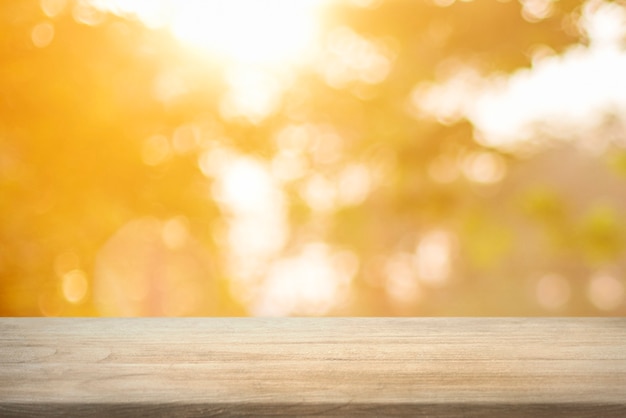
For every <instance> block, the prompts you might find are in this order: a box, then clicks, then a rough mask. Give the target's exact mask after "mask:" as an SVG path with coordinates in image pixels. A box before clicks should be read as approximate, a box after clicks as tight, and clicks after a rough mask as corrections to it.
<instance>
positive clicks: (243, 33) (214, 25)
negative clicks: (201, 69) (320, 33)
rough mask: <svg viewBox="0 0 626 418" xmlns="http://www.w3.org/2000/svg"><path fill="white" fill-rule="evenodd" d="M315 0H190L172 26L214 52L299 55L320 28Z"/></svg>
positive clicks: (240, 58) (251, 56) (249, 59)
mask: <svg viewBox="0 0 626 418" xmlns="http://www.w3.org/2000/svg"><path fill="white" fill-rule="evenodd" d="M318 4H319V2H318V1H311V0H298V1H293V0H264V1H258V0H222V1H220V0H208V1H207V0H200V1H198V0H196V1H193V0H188V1H185V2H178V4H177V6H176V12H175V16H174V18H173V20H172V24H171V30H172V32H173V33H174V35H175V36H176V37H178V38H179V39H181V40H183V41H184V42H187V43H189V44H191V45H194V46H196V47H199V48H202V49H204V50H206V51H208V52H210V53H212V54H217V55H219V56H222V57H224V58H226V59H230V60H234V61H236V62H242V63H247V64H250V63H276V62H284V61H290V60H297V59H298V58H301V57H302V56H303V55H305V54H306V53H307V52H308V51H307V49H308V48H310V45H311V43H312V41H313V40H314V38H315V36H316V32H317V27H316V23H317V22H316V20H315V9H316V7H317V6H318Z"/></svg>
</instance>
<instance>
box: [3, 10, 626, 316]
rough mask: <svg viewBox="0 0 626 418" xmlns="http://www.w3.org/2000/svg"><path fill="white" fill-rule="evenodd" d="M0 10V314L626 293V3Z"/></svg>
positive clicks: (586, 298) (494, 310)
mask: <svg viewBox="0 0 626 418" xmlns="http://www.w3.org/2000/svg"><path fill="white" fill-rule="evenodd" d="M0 22H1V26H0V315H4V316H40V315H46V316H189V315H194V316H205V315H206V316H244V315H251V316H288V315H341V316H361V315H367V316H369V315H372V316H401V315H473V316H484V315H494V316H500V315H524V316H533V315H564V316H569V315H604V316H611V315H625V314H626V293H625V286H626V275H625V267H626V252H625V249H626V217H625V216H624V215H625V214H626V2H624V1H613V2H607V1H602V0H589V1H587V2H580V1H572V0H520V1H518V0H508V1H507V0H502V1H500V0H474V1H471V0H470V1H455V0H414V1H410V0H405V1H402V0H344V1H330V0H263V1H255V0H224V1H218V0H213V1H209V0H207V1H192V0H189V1H175V0H171V1H166V0H161V1H149V0H134V1H133V0H126V1H124V0H41V1H38V0H20V1H14V0H0Z"/></svg>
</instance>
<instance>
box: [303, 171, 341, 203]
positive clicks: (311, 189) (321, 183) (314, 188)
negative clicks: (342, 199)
mask: <svg viewBox="0 0 626 418" xmlns="http://www.w3.org/2000/svg"><path fill="white" fill-rule="evenodd" d="M300 194H301V195H302V197H303V198H304V200H305V201H306V203H307V205H309V207H310V208H311V209H313V210H315V211H317V212H326V211H330V210H332V209H334V208H335V206H336V200H337V190H336V188H335V185H334V184H333V182H331V181H330V180H329V179H328V178H326V177H325V176H323V175H321V174H314V175H312V176H311V177H310V178H309V179H308V181H307V182H306V183H304V185H303V187H302V189H301V191H300Z"/></svg>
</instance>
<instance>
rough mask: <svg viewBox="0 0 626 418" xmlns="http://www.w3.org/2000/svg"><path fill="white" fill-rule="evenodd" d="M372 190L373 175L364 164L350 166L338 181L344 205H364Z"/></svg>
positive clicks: (342, 172)
mask: <svg viewBox="0 0 626 418" xmlns="http://www.w3.org/2000/svg"><path fill="white" fill-rule="evenodd" d="M370 188H371V175H370V171H369V170H368V168H367V167H366V166H364V165H362V164H350V165H348V166H347V167H346V168H345V169H343V170H342V171H341V173H340V174H339V179H338V193H339V195H338V197H339V202H340V203H341V204H342V205H350V206H352V205H358V204H360V203H362V202H363V201H364V200H365V198H366V197H367V195H368V194H369V191H370Z"/></svg>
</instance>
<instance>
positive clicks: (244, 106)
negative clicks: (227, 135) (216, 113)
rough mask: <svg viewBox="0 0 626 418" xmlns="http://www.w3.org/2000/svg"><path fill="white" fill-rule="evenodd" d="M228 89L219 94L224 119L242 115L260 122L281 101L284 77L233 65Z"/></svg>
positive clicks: (228, 76)
mask: <svg viewBox="0 0 626 418" xmlns="http://www.w3.org/2000/svg"><path fill="white" fill-rule="evenodd" d="M227 81H228V85H229V88H230V90H229V91H228V93H227V94H226V95H225V96H224V97H223V98H222V101H221V103H220V113H221V115H222V116H223V117H224V118H225V119H233V118H236V117H239V116H243V117H245V118H247V119H248V120H250V122H252V123H259V122H261V121H262V120H263V119H265V118H266V117H267V116H269V115H270V114H272V113H273V112H274V111H275V110H276V109H277V108H278V105H279V104H280V99H281V95H282V92H283V89H284V87H285V84H284V83H285V80H284V79H282V80H281V79H279V78H278V76H276V75H274V74H272V73H270V72H267V71H263V70H260V69H258V68H257V69H254V68H249V67H248V68H244V67H240V68H236V69H232V70H230V71H229V72H228V74H227Z"/></svg>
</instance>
